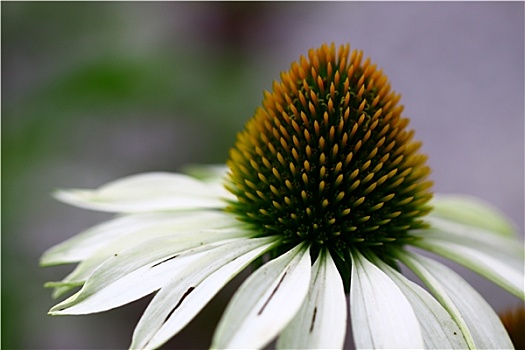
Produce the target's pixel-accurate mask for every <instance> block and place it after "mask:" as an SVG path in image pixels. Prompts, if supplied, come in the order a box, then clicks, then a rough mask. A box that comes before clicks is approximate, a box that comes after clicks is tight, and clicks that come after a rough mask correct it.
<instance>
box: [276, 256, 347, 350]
mask: <svg viewBox="0 0 525 350" xmlns="http://www.w3.org/2000/svg"><path fill="white" fill-rule="evenodd" d="M346 310H347V305H346V298H345V291H344V286H343V281H342V280H341V276H340V275H339V272H338V270H337V267H336V266H335V263H334V261H333V259H332V257H331V256H330V253H329V252H327V251H324V250H323V251H322V252H321V253H320V255H319V257H318V258H317V260H316V261H315V263H314V265H313V266H312V277H311V279H310V288H309V292H308V296H307V297H306V300H305V302H304V303H303V306H302V307H301V309H300V310H299V312H298V313H297V314H296V315H295V317H294V318H293V320H292V322H291V323H290V324H289V325H288V326H287V327H286V328H285V330H284V332H282V333H281V336H280V337H279V340H278V341H277V348H279V349H342V348H343V345H344V340H345V334H346V327H347V324H346Z"/></svg>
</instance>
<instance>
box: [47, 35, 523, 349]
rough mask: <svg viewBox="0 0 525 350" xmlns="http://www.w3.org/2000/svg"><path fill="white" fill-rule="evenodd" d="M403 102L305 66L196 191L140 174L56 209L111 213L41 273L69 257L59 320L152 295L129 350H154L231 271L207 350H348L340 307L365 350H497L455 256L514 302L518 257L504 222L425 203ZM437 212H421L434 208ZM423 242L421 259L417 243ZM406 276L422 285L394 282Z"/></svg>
mask: <svg viewBox="0 0 525 350" xmlns="http://www.w3.org/2000/svg"><path fill="white" fill-rule="evenodd" d="M399 99H400V97H399V95H396V94H395V93H393V92H391V91H390V86H389V84H388V80H387V78H386V77H385V76H384V75H383V74H382V72H381V71H380V70H377V69H376V66H375V65H373V64H371V63H370V60H368V59H367V60H365V61H364V62H362V53H361V52H359V51H353V52H352V53H350V48H349V46H342V47H341V48H339V50H336V48H335V46H334V45H331V46H326V45H323V46H322V47H321V48H319V49H317V50H310V52H309V55H308V59H307V58H305V57H301V59H300V61H299V62H298V63H293V64H292V66H291V69H290V71H289V72H286V73H283V74H282V76H281V82H276V83H274V86H273V91H272V92H267V93H265V98H264V101H263V106H262V107H261V108H259V109H258V110H257V111H256V112H255V116H254V117H253V118H252V119H251V120H250V121H249V122H248V123H247V125H246V128H245V130H244V131H243V132H241V133H240V134H239V136H238V139H237V142H236V144H235V146H234V147H233V149H232V151H231V157H230V160H229V161H228V166H229V170H227V169H225V168H222V167H210V168H200V171H201V173H200V175H201V179H199V180H197V179H196V178H194V177H191V176H188V175H182V174H166V173H151V174H143V175H136V176H132V177H129V178H126V179H122V180H117V181H115V182H113V183H110V184H107V185H105V186H103V187H101V188H100V189H98V190H94V191H88V190H69V191H60V192H58V193H57V198H59V199H60V200H62V201H65V202H67V203H70V204H73V205H77V206H80V207H84V208H89V209H95V210H103V211H109V212H116V213H120V214H121V216H118V217H117V218H115V219H114V220H112V221H110V222H108V223H105V224H102V225H99V226H97V227H95V228H93V229H91V230H88V231H86V232H84V233H81V234H80V235H78V236H75V237H73V238H71V239H70V240H68V241H66V242H63V243H61V244H59V245H57V246H55V247H53V248H51V249H50V250H49V251H47V252H46V253H45V254H44V256H43V257H42V264H43V265H53V264H60V263H72V262H78V263H79V265H78V266H77V268H76V269H75V270H74V271H73V272H72V273H71V274H70V275H68V276H67V277H66V278H65V279H64V280H62V281H60V282H53V283H48V286H50V287H54V288H55V291H54V295H55V296H60V295H62V294H64V293H66V292H69V291H71V290H72V289H73V288H75V287H77V286H81V289H80V290H79V291H78V292H76V293H75V294H73V295H72V296H70V297H69V298H67V299H66V300H64V301H62V302H61V303H59V304H58V305H56V306H55V307H53V308H52V309H51V311H50V313H51V314H53V315H62V314H85V313H93V312H99V311H104V310H108V309H111V308H115V307H118V306H121V305H124V304H126V303H128V302H131V301H133V300H136V299H138V298H140V297H142V296H145V295H148V294H151V293H153V292H156V294H155V296H154V297H153V299H152V301H151V303H150V304H149V306H148V307H147V309H146V310H145V312H144V314H143V316H142V318H141V319H140V321H139V323H138V325H137V327H136V329H135V332H134V334H133V339H132V343H131V347H132V348H157V347H159V346H161V345H162V344H164V343H165V342H166V341H167V340H168V339H169V338H171V337H172V336H173V335H174V334H176V333H177V332H178V331H180V330H181V329H182V328H183V327H184V326H185V325H186V324H188V323H189V322H190V321H191V319H192V318H193V317H194V316H195V315H196V314H198V313H199V311H200V310H201V309H202V308H203V307H204V306H205V305H206V303H207V302H208V301H209V300H210V299H211V298H212V297H213V296H214V295H215V294H216V293H217V292H218V291H219V290H220V289H221V288H222V287H223V286H224V285H225V284H226V283H227V282H228V281H229V280H230V279H231V278H233V277H234V276H235V275H237V274H238V273H239V272H240V271H242V270H243V269H244V268H246V267H247V266H249V265H250V264H252V263H254V262H256V261H257V262H258V264H259V265H258V266H259V268H258V269H257V270H256V271H255V272H254V273H253V274H252V275H251V276H250V277H249V278H248V279H247V280H246V281H245V282H244V283H243V284H242V286H241V287H240V288H239V290H238V291H237V292H236V293H235V295H234V296H233V298H232V300H231V302H230V303H229V305H228V307H227V309H226V311H225V313H224V315H223V317H222V319H221V321H220V322H219V324H218V326H217V330H216V332H215V336H214V338H213V340H212V344H211V346H212V347H214V348H261V347H264V346H265V345H266V344H268V343H269V342H270V341H271V340H272V339H274V338H275V337H277V336H278V337H279V338H278V341H277V347H278V348H342V347H343V343H344V339H345V333H346V330H347V318H348V317H347V301H346V300H347V297H346V296H345V291H346V293H347V294H348V300H349V303H350V316H351V318H352V328H353V334H354V342H355V345H356V346H357V347H358V348H423V347H425V348H475V347H485V348H508V347H511V346H512V344H511V342H510V339H509V337H508V335H507V333H506V331H505V329H504V327H503V326H502V324H501V322H500V320H499V318H498V316H497V315H496V314H495V312H494V311H493V310H492V309H491V308H490V306H489V305H488V304H487V303H486V302H485V301H484V300H483V298H482V297H481V296H480V295H479V294H478V293H477V292H476V291H475V290H474V289H473V288H472V287H470V286H469V285H468V284H467V283H466V282H465V281H464V280H463V279H462V278H461V277H460V276H459V275H457V274H456V273H455V272H453V271H452V270H451V269H449V268H447V267H445V266H444V265H443V264H441V263H439V262H437V261H435V260H432V259H430V258H428V257H424V256H422V255H421V254H420V253H418V252H417V249H420V250H421V249H423V250H427V251H429V252H432V253H435V254H438V255H441V256H443V257H446V258H449V259H451V260H453V261H455V262H457V263H460V264H463V265H465V266H466V267H468V268H470V269H472V270H474V271H476V272H478V273H480V274H481V275H483V276H485V277H487V278H488V279H490V280H491V281H493V282H495V283H496V284H498V285H500V286H501V287H503V288H505V289H507V290H508V291H509V292H511V293H513V294H515V295H517V296H519V297H521V298H523V293H524V292H523V271H522V270H521V266H522V263H523V247H522V245H520V244H516V242H517V238H516V235H515V230H514V227H513V226H512V224H510V223H509V222H508V220H507V219H506V218H505V217H504V216H503V215H501V214H500V213H499V212H497V210H495V209H493V208H492V207H490V206H489V205H487V204H485V203H483V202H480V201H479V200H476V199H473V198H468V197H463V196H450V195H449V196H436V197H435V198H432V194H431V192H430V190H429V189H430V187H431V182H430V181H429V180H427V176H428V174H429V173H430V170H429V168H428V167H427V166H426V164H425V162H426V156H425V155H422V154H420V153H419V148H420V143H419V142H416V141H413V139H412V137H413V132H412V131H410V130H408V129H407V125H408V119H406V118H404V117H402V115H401V114H402V110H403V107H402V106H401V105H398V102H399ZM431 208H432V209H431ZM413 248H417V249H413ZM399 264H404V265H405V266H406V267H408V268H409V269H411V270H412V271H414V272H415V274H416V275H418V277H419V278H420V279H421V280H422V281H423V282H424V284H425V285H426V286H427V288H428V291H427V290H425V289H423V288H421V287H420V286H418V285H416V284H415V283H413V282H411V281H410V280H408V279H407V278H406V277H404V276H403V275H402V274H401V273H400V272H399Z"/></svg>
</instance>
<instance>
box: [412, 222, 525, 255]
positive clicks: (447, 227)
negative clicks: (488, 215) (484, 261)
mask: <svg viewBox="0 0 525 350" xmlns="http://www.w3.org/2000/svg"><path fill="white" fill-rule="evenodd" d="M426 220H427V221H428V222H429V223H430V225H431V227H430V228H429V229H427V230H425V231H424V234H422V235H421V237H423V238H426V237H429V238H436V239H440V240H444V241H448V242H453V243H459V244H462V245H465V246H468V247H472V248H475V249H478V250H482V251H485V252H487V253H490V254H491V255H496V254H497V255H499V257H501V258H503V259H505V258H507V257H508V258H514V259H517V260H519V261H520V265H523V264H522V262H523V257H524V253H525V251H524V248H523V244H522V243H521V242H519V241H518V240H517V239H516V237H510V236H503V235H498V234H494V232H493V231H487V230H484V229H482V228H479V227H476V226H473V225H467V224H463V223H459V222H455V221H451V220H449V219H443V218H439V217H435V216H432V215H429V216H428V217H427V218H426Z"/></svg>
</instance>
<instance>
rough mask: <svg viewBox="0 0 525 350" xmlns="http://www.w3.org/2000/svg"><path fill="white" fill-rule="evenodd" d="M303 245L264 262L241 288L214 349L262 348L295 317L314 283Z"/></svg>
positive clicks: (223, 318)
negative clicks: (311, 281)
mask: <svg viewBox="0 0 525 350" xmlns="http://www.w3.org/2000/svg"><path fill="white" fill-rule="evenodd" d="M310 270H311V266H310V253H309V249H306V248H305V247H304V246H303V245H300V246H297V247H295V248H293V249H291V250H290V251H288V252H287V253H285V254H283V255H281V256H280V257H278V258H276V259H274V260H272V261H270V262H268V263H266V264H264V265H263V266H262V267H261V268H259V269H258V270H257V271H255V273H253V274H252V275H251V276H250V277H249V278H248V279H247V280H246V281H245V282H244V283H243V284H242V286H241V287H240V288H239V290H238V291H237V292H236V293H235V295H234V296H233V299H232V300H231V302H230V303H229V305H228V307H227V308H226V311H225V312H224V315H223V316H222V319H221V321H220V322H219V325H218V326H217V330H216V331H215V335H214V338H213V341H212V346H211V347H212V348H216V349H225V348H242V349H246V348H250V349H251V348H262V347H264V346H265V345H266V344H268V343H269V342H270V341H271V340H272V339H273V338H274V337H275V336H276V335H277V334H278V333H279V332H280V331H281V330H282V329H283V328H284V327H285V326H286V325H287V324H288V322H290V320H291V319H292V318H293V317H294V315H295V313H296V312H297V311H298V310H299V308H300V307H301V304H302V303H303V301H304V299H305V297H306V293H307V292H308V284H309V282H310Z"/></svg>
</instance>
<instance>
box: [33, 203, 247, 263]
mask: <svg viewBox="0 0 525 350" xmlns="http://www.w3.org/2000/svg"><path fill="white" fill-rule="evenodd" d="M238 225H239V221H238V220H236V219H235V218H234V217H233V216H232V215H230V214H227V213H224V212H220V211H212V210H199V211H189V212H171V213H166V212H161V213H141V214H133V215H126V216H122V217H118V218H116V219H113V220H111V221H108V222H105V223H103V224H100V225H97V226H95V227H92V228H90V229H88V230H86V231H84V232H82V233H79V234H78V235H76V236H73V237H71V238H70V239H68V240H66V241H64V242H62V243H60V244H58V245H56V246H54V247H52V248H50V249H49V250H47V251H46V252H45V253H44V254H43V255H42V258H41V260H40V264H41V265H43V266H49V265H57V264H66V263H72V262H79V261H82V260H85V259H87V258H89V257H90V256H91V255H93V254H95V252H97V251H98V250H100V249H103V248H104V247H107V246H108V245H110V244H112V243H113V242H117V241H118V240H119V239H122V237H124V239H122V241H121V243H120V244H118V245H119V246H122V245H126V244H127V245H131V244H138V243H140V242H142V241H146V240H148V239H151V238H155V237H158V236H162V235H171V234H174V233H177V232H185V231H189V230H194V229H195V228H199V229H207V228H222V227H235V226H238Z"/></svg>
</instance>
